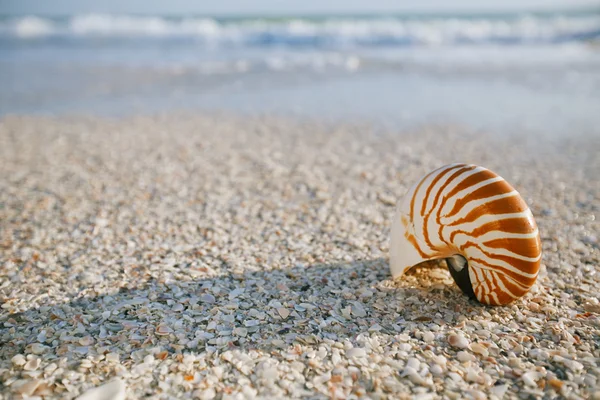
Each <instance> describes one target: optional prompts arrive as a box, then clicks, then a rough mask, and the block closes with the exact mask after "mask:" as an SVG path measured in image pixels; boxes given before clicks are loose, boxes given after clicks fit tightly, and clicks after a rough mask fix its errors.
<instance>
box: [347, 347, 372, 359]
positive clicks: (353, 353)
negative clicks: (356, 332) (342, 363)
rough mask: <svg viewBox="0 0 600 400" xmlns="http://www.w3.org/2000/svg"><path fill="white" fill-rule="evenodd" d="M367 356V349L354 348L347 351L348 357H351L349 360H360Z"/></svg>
mask: <svg viewBox="0 0 600 400" xmlns="http://www.w3.org/2000/svg"><path fill="white" fill-rule="evenodd" d="M366 356H367V352H366V351H365V349H363V348H360V347H353V348H351V349H349V350H347V351H346V357H349V358H360V357H366Z"/></svg>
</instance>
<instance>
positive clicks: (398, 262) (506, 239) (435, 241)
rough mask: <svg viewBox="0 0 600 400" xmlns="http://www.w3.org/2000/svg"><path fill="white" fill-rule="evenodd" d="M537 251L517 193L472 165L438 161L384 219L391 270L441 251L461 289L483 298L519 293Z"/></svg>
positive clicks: (498, 299)
mask: <svg viewBox="0 0 600 400" xmlns="http://www.w3.org/2000/svg"><path fill="white" fill-rule="evenodd" d="M541 257H542V250H541V242H540V235H539V232H538V228H537V225H536V223H535V220H534V219H533V215H532V214H531V211H530V210H529V207H528V206H527V204H526V203H525V201H524V200H523V198H521V196H520V195H519V193H518V192H517V191H516V190H515V189H514V188H513V187H512V186H511V185H509V184H508V182H506V181H505V180H504V179H503V178H502V177H500V176H498V175H496V174H495V173H493V172H492V171H490V170H488V169H486V168H483V167H478V166H476V165H467V164H450V165H445V166H443V167H441V168H438V169H436V170H435V171H432V172H430V173H429V174H427V175H426V176H424V177H423V178H422V179H421V180H420V181H419V182H417V183H416V184H415V185H414V186H413V187H412V188H411V189H410V190H409V191H408V193H407V194H406V196H405V197H404V199H403V200H402V201H401V202H400V203H399V204H398V209H397V212H396V215H395V217H394V221H393V222H392V238H391V243H390V269H391V272H392V276H393V277H394V278H397V277H399V276H401V275H402V274H404V272H406V271H407V270H408V269H410V268H411V267H413V266H414V265H416V264H419V263H421V262H423V261H426V260H433V259H439V258H446V262H447V264H448V269H449V270H450V274H451V275H452V277H453V278H454V281H455V282H456V283H457V285H458V286H459V287H460V288H461V290H462V291H463V292H464V293H465V294H467V295H469V296H471V297H475V298H477V300H479V301H480V302H481V303H484V304H490V305H502V304H507V303H510V302H512V301H513V300H515V299H518V298H519V297H521V296H523V295H524V294H525V293H527V291H528V290H529V289H530V288H531V286H533V284H534V283H535V280H536V278H537V275H538V270H539V268H540V260H541Z"/></svg>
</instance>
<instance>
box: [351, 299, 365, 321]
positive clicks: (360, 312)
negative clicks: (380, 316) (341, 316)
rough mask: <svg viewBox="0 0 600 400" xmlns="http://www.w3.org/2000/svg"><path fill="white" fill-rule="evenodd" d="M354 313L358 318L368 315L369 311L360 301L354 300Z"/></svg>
mask: <svg viewBox="0 0 600 400" xmlns="http://www.w3.org/2000/svg"><path fill="white" fill-rule="evenodd" d="M351 304H352V315H354V316H355V317H357V318H364V317H366V316H367V312H366V311H365V308H364V307H363V306H362V304H360V302H358V301H353V302H352V303H351Z"/></svg>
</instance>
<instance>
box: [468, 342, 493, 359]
mask: <svg viewBox="0 0 600 400" xmlns="http://www.w3.org/2000/svg"><path fill="white" fill-rule="evenodd" d="M469 348H470V349H471V351H472V352H473V353H476V354H479V355H481V356H483V357H487V356H488V355H489V352H488V350H487V349H486V348H485V347H484V346H482V345H480V344H479V343H471V345H470V346H469Z"/></svg>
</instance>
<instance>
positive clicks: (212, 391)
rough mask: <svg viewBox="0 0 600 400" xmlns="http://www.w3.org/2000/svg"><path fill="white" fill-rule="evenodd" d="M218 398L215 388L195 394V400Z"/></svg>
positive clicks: (197, 391)
mask: <svg viewBox="0 0 600 400" xmlns="http://www.w3.org/2000/svg"><path fill="white" fill-rule="evenodd" d="M216 396H217V392H215V389H213V388H208V389H204V390H196V391H195V392H194V396H193V397H194V398H195V399H200V400H212V399H214V398H215V397H216Z"/></svg>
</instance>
